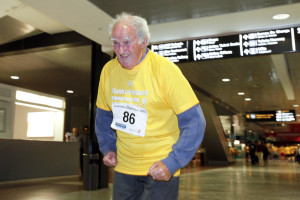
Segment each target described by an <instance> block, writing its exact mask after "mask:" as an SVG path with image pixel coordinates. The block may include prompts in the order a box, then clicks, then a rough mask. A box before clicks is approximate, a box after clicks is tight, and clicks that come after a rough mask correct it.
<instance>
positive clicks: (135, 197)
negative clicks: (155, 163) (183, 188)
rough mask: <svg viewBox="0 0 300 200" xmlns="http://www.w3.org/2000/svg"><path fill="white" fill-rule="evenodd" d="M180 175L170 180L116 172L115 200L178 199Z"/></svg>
mask: <svg viewBox="0 0 300 200" xmlns="http://www.w3.org/2000/svg"><path fill="white" fill-rule="evenodd" d="M178 190H179V177H172V178H171V179H170V180H169V181H168V182H166V181H154V180H153V179H152V178H151V177H150V176H133V175H127V174H122V173H119V172H115V174H114V184H113V200H177V199H178Z"/></svg>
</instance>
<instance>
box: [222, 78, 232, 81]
mask: <svg viewBox="0 0 300 200" xmlns="http://www.w3.org/2000/svg"><path fill="white" fill-rule="evenodd" d="M222 81H223V82H229V81H230V79H229V78H223V79H222Z"/></svg>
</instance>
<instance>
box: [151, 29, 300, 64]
mask: <svg viewBox="0 0 300 200" xmlns="http://www.w3.org/2000/svg"><path fill="white" fill-rule="evenodd" d="M149 48H150V49H151V50H152V51H154V52H156V53H158V54H160V55H162V56H164V57H166V58H169V59H170V60H171V61H172V62H195V61H203V60H213V59H223V58H235V57H244V56H256V55H265V54H279V53H286V52H295V51H300V27H294V28H284V29H275V30H267V31H260V32H252V33H243V34H236V35H229V36H221V37H210V38H200V39H194V40H188V41H180V42H169V43H163V44H153V45H150V47H149Z"/></svg>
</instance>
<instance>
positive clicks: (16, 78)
mask: <svg viewBox="0 0 300 200" xmlns="http://www.w3.org/2000/svg"><path fill="white" fill-rule="evenodd" d="M10 78H11V79H14V80H18V79H19V77H18V76H11V77H10Z"/></svg>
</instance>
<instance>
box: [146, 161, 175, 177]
mask: <svg viewBox="0 0 300 200" xmlns="http://www.w3.org/2000/svg"><path fill="white" fill-rule="evenodd" d="M147 175H149V176H151V177H152V178H153V180H156V181H169V180H170V178H171V176H172V174H171V172H170V170H169V169H168V168H167V166H166V165H165V164H164V163H163V162H162V161H158V162H155V163H154V164H153V165H152V166H151V167H150V169H149V171H148V174H147Z"/></svg>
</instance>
